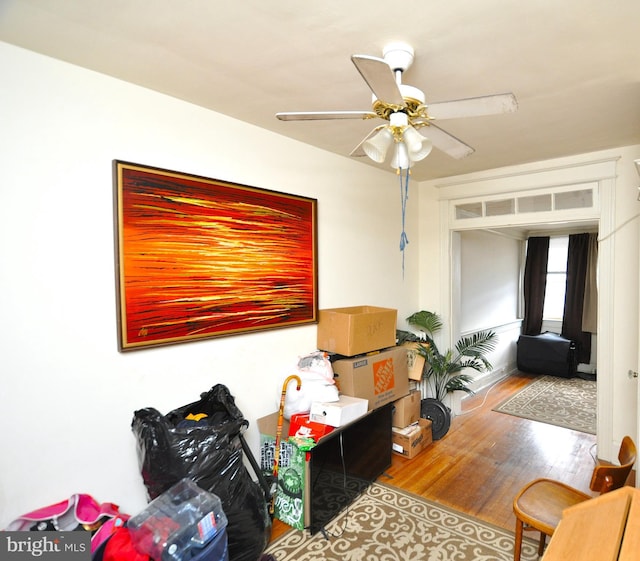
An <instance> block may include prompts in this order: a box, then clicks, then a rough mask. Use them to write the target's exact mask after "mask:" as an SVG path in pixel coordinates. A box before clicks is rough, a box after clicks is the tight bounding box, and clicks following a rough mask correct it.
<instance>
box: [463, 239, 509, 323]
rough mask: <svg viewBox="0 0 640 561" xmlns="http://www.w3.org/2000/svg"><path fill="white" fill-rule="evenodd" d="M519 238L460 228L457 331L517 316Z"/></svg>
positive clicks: (504, 321)
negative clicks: (458, 320)
mask: <svg viewBox="0 0 640 561" xmlns="http://www.w3.org/2000/svg"><path fill="white" fill-rule="evenodd" d="M520 253H521V241H520V240H517V239H514V238H511V237H508V236H506V235H501V234H497V233H495V232H488V231H484V230H469V231H464V232H460V272H461V283H460V285H461V286H460V311H461V312H460V331H461V332H462V333H465V332H470V331H478V330H481V329H493V328H495V327H498V326H501V325H503V324H505V323H510V322H513V321H514V320H516V319H517V318H518V301H519V294H520V284H519V278H520Z"/></svg>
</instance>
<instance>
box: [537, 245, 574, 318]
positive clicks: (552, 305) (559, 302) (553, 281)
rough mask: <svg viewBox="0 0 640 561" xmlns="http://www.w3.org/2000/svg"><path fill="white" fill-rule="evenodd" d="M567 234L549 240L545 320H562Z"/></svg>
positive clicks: (565, 278) (543, 315) (565, 282)
mask: <svg viewBox="0 0 640 561" xmlns="http://www.w3.org/2000/svg"><path fill="white" fill-rule="evenodd" d="M568 248H569V236H559V237H557V238H551V239H550V240H549V258H548V261H547V289H546V291H545V295H544V310H543V312H542V317H543V319H545V320H558V321H562V316H563V315H564V294H565V289H566V284H567V250H568Z"/></svg>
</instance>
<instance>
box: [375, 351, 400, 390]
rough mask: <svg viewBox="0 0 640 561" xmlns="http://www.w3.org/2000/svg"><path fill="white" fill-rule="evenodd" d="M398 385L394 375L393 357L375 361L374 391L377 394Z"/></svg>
mask: <svg viewBox="0 0 640 561" xmlns="http://www.w3.org/2000/svg"><path fill="white" fill-rule="evenodd" d="M395 386H396V379H395V377H394V375H393V358H387V359H386V360H381V361H379V362H374V363H373V393H374V394H375V395H378V394H381V393H383V392H386V391H387V390H392V389H393V388H395Z"/></svg>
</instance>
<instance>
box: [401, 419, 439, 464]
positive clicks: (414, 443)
mask: <svg viewBox="0 0 640 561" xmlns="http://www.w3.org/2000/svg"><path fill="white" fill-rule="evenodd" d="M431 442H433V438H432V434H431V421H430V420H429V419H423V418H420V419H418V422H417V423H414V424H412V425H409V426H408V427H405V428H403V429H400V428H397V427H393V448H392V450H393V451H394V452H395V453H396V454H398V455H400V456H403V457H405V458H415V457H416V456H417V455H418V454H419V453H420V452H422V451H423V450H424V449H425V448H426V447H427V446H429V444H431Z"/></svg>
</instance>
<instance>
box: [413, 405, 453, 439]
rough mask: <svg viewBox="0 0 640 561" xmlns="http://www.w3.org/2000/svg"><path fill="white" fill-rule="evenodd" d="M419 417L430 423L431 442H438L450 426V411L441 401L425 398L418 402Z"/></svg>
mask: <svg viewBox="0 0 640 561" xmlns="http://www.w3.org/2000/svg"><path fill="white" fill-rule="evenodd" d="M420 416H421V417H422V418H423V419H429V420H430V421H431V433H432V437H433V440H440V439H441V438H442V437H443V436H444V435H445V434H447V432H449V427H450V426H451V410H450V409H449V408H448V407H447V406H446V405H445V404H444V403H442V401H439V400H437V399H434V398H433V397H427V398H425V399H423V400H422V401H421V402H420Z"/></svg>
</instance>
